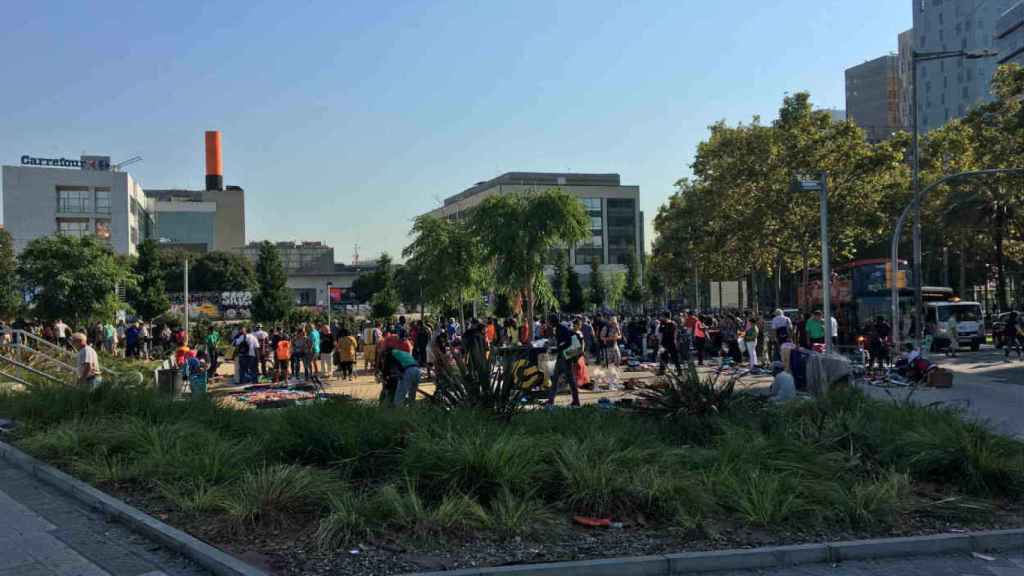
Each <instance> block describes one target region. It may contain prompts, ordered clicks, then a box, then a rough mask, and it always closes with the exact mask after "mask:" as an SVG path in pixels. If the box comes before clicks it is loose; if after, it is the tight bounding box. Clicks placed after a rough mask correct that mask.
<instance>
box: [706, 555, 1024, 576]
mask: <svg viewBox="0 0 1024 576" xmlns="http://www.w3.org/2000/svg"><path fill="white" fill-rule="evenodd" d="M985 556H987V557H988V558H991V560H989V559H986V558H978V557H974V556H971V555H970V554H956V555H948V556H932V557H914V558H893V559H889V560H867V561H857V562H842V563H839V564H809V565H806V566H795V567H793V568H778V569H772V570H745V571H733V572H712V573H710V574H709V576H711V575H714V576H1024V552H1022V551H1020V550H1018V551H1015V552H1013V553H1011V554H1005V553H1004V554H998V553H993V554H988V555H985Z"/></svg>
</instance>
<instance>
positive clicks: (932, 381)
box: [928, 368, 953, 388]
mask: <svg viewBox="0 0 1024 576" xmlns="http://www.w3.org/2000/svg"><path fill="white" fill-rule="evenodd" d="M928 385H929V386H931V387H933V388H952V387H953V373H952V372H950V371H949V370H946V369H945V368H936V369H935V370H932V371H931V372H929V373H928Z"/></svg>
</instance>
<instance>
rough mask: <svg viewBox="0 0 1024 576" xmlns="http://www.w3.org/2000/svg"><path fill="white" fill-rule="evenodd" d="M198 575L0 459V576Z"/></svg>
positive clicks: (186, 563) (177, 559)
mask: <svg viewBox="0 0 1024 576" xmlns="http://www.w3.org/2000/svg"><path fill="white" fill-rule="evenodd" d="M200 574H207V572H206V571H205V570H203V569H202V568H200V567H199V566H197V565H195V564H193V563H192V562H190V561H188V560H185V559H184V558H182V557H180V556H178V555H177V554H174V553H172V552H170V551H167V550H165V549H163V548H162V547H160V546H158V545H156V544H154V543H153V542H152V541H150V540H148V539H146V538H144V537H142V536H139V535H137V534H134V533H133V532H131V531H130V530H128V529H127V528H125V527H124V526H122V525H120V524H117V523H113V522H107V521H106V519H104V517H103V515H102V514H99V513H98V512H95V511H93V510H90V509H88V508H85V507H84V506H82V505H81V504H79V503H78V502H77V501H75V500H72V499H70V498H68V497H66V496H64V495H63V494H61V493H60V492H58V491H57V490H54V489H53V488H51V487H49V486H47V485H45V484H43V483H42V482H40V481H39V480H38V479H36V478H34V477H31V476H29V475H27V474H25V473H24V472H22V471H21V470H19V469H16V468H13V467H12V466H11V465H10V464H8V463H7V462H5V461H4V460H0V576H160V575H166V576H198V575H200Z"/></svg>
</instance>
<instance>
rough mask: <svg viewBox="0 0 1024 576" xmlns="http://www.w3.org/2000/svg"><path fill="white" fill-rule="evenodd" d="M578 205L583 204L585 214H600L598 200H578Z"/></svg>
mask: <svg viewBox="0 0 1024 576" xmlns="http://www.w3.org/2000/svg"><path fill="white" fill-rule="evenodd" d="M580 204H583V209H584V210H586V211H587V212H601V199H600V198H580Z"/></svg>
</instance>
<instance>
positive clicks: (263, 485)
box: [223, 465, 346, 525]
mask: <svg viewBox="0 0 1024 576" xmlns="http://www.w3.org/2000/svg"><path fill="white" fill-rule="evenodd" d="M342 490H346V488H345V487H344V485H343V484H341V482H340V481H339V480H338V479H337V478H335V477H334V476H333V475H331V474H330V473H329V472H326V471H324V470H317V469H315V468H307V467H303V466H294V465H275V466H264V467H262V468H257V469H256V470H251V471H248V472H246V473H245V474H244V475H243V476H242V478H241V480H239V482H238V483H237V484H235V485H233V486H232V487H231V490H230V492H229V493H228V495H227V496H226V498H225V499H224V501H223V507H224V509H225V511H226V512H227V514H228V516H229V517H230V518H231V519H232V520H234V521H235V522H236V523H237V524H239V525H246V524H254V523H256V522H257V521H271V522H273V521H278V520H281V519H282V518H284V517H285V516H287V515H290V514H302V513H309V512H314V511H316V510H319V509H321V508H325V507H326V506H327V504H328V498H329V496H330V495H331V494H332V493H335V492H340V491H342Z"/></svg>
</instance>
